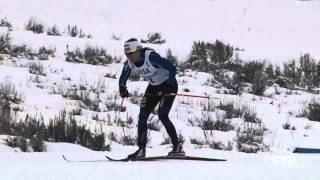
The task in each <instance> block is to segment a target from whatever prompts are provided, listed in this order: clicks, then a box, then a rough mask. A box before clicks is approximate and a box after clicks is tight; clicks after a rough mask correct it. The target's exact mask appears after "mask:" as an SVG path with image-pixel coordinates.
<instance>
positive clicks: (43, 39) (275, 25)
mask: <svg viewBox="0 0 320 180" xmlns="http://www.w3.org/2000/svg"><path fill="white" fill-rule="evenodd" d="M319 9H320V1H316V0H314V1H292V0H281V1H279V0H260V1H259V2H256V1H253V0H243V1H237V0H223V1H222V0H188V1H185V0H184V1H182V0H176V1H169V0H162V1H156V0H149V1H146V0H135V1H132V0H122V1H117V2H116V1H106V0H95V1H90V0H69V1H63V0H55V1H53V0H29V1H23V0H2V1H0V18H2V17H7V18H8V20H9V22H11V23H12V24H13V27H14V28H13V31H12V32H10V36H11V37H12V41H13V44H15V45H21V44H27V45H28V46H30V47H32V48H33V49H34V50H37V49H38V48H39V47H41V46H45V47H51V48H56V50H57V51H56V56H55V57H53V58H50V59H49V60H48V61H39V60H32V61H31V60H27V59H23V58H18V59H12V60H11V59H5V60H3V61H0V63H1V64H0V82H4V81H7V82H11V83H13V84H14V85H15V87H16V88H17V91H18V92H19V94H21V98H22V100H23V105H22V106H23V111H22V112H19V113H18V114H17V116H16V117H17V118H18V119H19V118H20V119H23V118H24V117H25V116H26V114H29V115H33V116H39V115H40V114H41V115H42V116H43V117H44V120H45V122H48V120H49V119H51V118H53V117H54V116H56V115H58V114H59V111H61V110H62V109H67V110H70V111H71V110H72V109H74V108H77V107H79V106H80V105H79V103H78V102H75V101H73V100H67V99H65V98H63V97H62V96H61V95H60V94H54V93H53V91H54V90H66V89H67V88H70V87H71V86H73V85H74V84H76V85H79V84H81V85H84V86H87V87H89V86H93V87H97V86H99V85H103V86H104V90H105V92H104V93H103V94H101V100H102V103H107V102H109V101H116V103H117V104H120V102H121V99H120V98H119V96H118V94H117V93H118V79H112V78H106V77H104V75H105V74H106V73H109V74H111V75H114V74H115V75H116V77H117V78H119V76H120V73H121V69H122V63H120V64H117V63H112V64H108V65H105V66H93V65H88V64H74V63H68V62H66V61H65V55H64V54H65V52H66V51H67V46H68V48H69V50H74V49H75V48H77V47H79V48H81V49H83V48H84V47H85V46H86V45H94V46H99V47H103V48H106V49H107V52H108V53H110V54H111V55H112V56H116V57H119V56H120V57H121V61H122V62H123V61H124V60H125V59H124V55H123V42H124V41H125V40H126V39H128V38H131V37H137V38H146V36H147V34H148V33H150V32H160V33H161V34H162V35H163V37H164V39H166V43H165V44H163V45H150V44H144V46H150V47H152V48H154V49H156V51H157V52H159V53H160V54H161V55H165V51H166V50H167V49H168V48H170V49H171V50H172V52H173V54H174V55H177V56H178V59H179V60H180V61H185V60H186V57H187V56H188V54H189V52H190V49H191V46H192V43H193V41H198V40H203V41H210V42H213V41H215V40H216V39H219V40H222V41H223V42H227V43H230V44H231V45H233V46H235V47H239V48H240V49H244V50H245V51H238V53H239V57H240V59H245V60H250V59H259V60H265V59H267V60H268V61H271V62H273V63H276V64H282V62H284V61H287V60H289V59H292V58H297V57H299V56H300V54H301V53H307V52H308V53H310V54H311V56H312V57H315V58H316V59H319V58H320V44H319V43H320V36H319V35H318V32H319V30H320V21H316V19H319V18H318V17H320V10H319ZM31 17H35V18H37V19H38V20H39V21H41V22H43V23H45V24H46V26H52V25H54V24H56V25H57V26H58V27H59V29H60V31H61V32H63V31H64V30H65V28H66V27H67V26H68V25H77V26H78V27H79V28H83V31H84V32H85V33H90V34H92V36H93V38H92V39H86V38H71V37H68V36H66V35H65V34H64V35H63V36H47V35H46V34H34V33H32V32H30V31H25V30H24V26H25V24H26V22H27V21H28V19H29V18H31ZM6 32H7V29H6V28H2V27H0V34H3V33H6ZM113 34H114V35H117V36H119V37H121V40H120V41H116V40H112V39H111V36H112V35H113ZM33 62H36V63H41V64H42V65H43V66H44V67H45V69H46V73H47V75H46V76H40V77H39V80H40V83H37V82H32V81H31V80H32V79H35V78H36V76H35V75H33V74H30V73H29V69H28V65H29V64H30V63H33ZM226 74H227V75H229V76H230V75H231V74H232V72H226ZM211 78H212V75H210V74H208V73H203V72H194V71H188V72H185V73H184V74H179V75H177V80H178V83H179V92H183V91H184V90H186V89H188V90H189V91H190V92H183V93H186V94H195V95H204V96H209V97H210V98H209V99H203V98H191V97H183V96H177V97H176V100H175V102H174V104H173V107H172V110H171V112H170V114H169V116H170V119H171V120H172V121H173V123H174V125H175V127H176V128H177V131H178V133H181V134H182V135H183V136H184V138H185V150H186V152H187V154H188V155H194V156H202V157H213V158H225V159H227V160H228V161H227V162H194V161H159V162H128V163H118V162H97V163H68V162H66V161H64V160H63V159H62V154H65V155H66V156H67V157H69V158H71V159H73V160H102V159H105V158H104V155H110V156H112V157H115V158H121V157H124V156H126V155H127V154H129V153H132V152H133V151H135V150H136V147H135V146H123V145H121V144H118V143H116V142H109V141H107V143H111V152H96V151H92V150H89V149H87V148H84V147H81V146H79V145H75V144H69V143H51V142H46V143H45V144H46V151H47V152H44V153H22V152H19V149H17V148H11V147H8V146H7V145H6V143H5V139H6V137H7V136H6V135H1V136H0V169H1V171H0V179H1V180H13V179H15V180H17V179H35V180H36V179H61V180H64V179H77V180H82V179H102V178H103V179H127V178H130V179H150V178H152V179H155V180H158V179H201V180H204V179H226V180H227V179H228V180H229V179H237V180H239V179H243V180H248V179H252V180H253V179H268V180H269V179H279V180H280V179H281V180H283V179H305V180H308V179H310V180H311V179H312V180H317V179H320V174H319V172H318V165H319V164H320V157H319V155H302V154H293V153H292V150H293V149H294V148H295V147H314V148H319V147H320V141H319V140H318V139H319V136H320V123H319V122H313V121H309V120H308V119H307V118H301V117H297V115H299V114H300V113H301V111H302V109H303V108H304V107H305V105H306V104H307V103H308V102H310V101H311V100H312V99H317V98H320V96H319V95H315V94H311V93H306V92H303V91H289V90H287V89H284V88H280V87H269V88H268V89H267V90H266V91H265V96H264V97H258V96H254V95H252V94H247V93H244V94H242V95H241V96H235V95H230V94H224V90H223V89H219V88H217V87H213V86H209V85H208V81H209V80H210V79H211ZM68 79H69V80H68ZM39 84H40V85H41V86H43V88H38V87H36V86H37V85H39ZM146 86H147V82H146V81H139V82H136V81H129V82H128V90H129V91H130V92H132V93H133V92H135V91H136V92H137V94H143V93H144V91H145V88H146ZM115 95H116V99H112V100H110V98H109V97H114V96H115ZM138 99H139V98H138ZM220 102H234V103H235V104H238V105H246V106H249V107H251V108H253V109H254V110H255V111H256V112H257V115H258V117H259V118H261V119H262V122H263V124H264V126H265V127H266V128H267V129H268V131H267V133H266V135H265V137H264V138H265V143H266V144H268V145H269V146H270V151H269V152H263V153H262V152H259V153H257V154H245V153H240V152H236V151H235V150H233V151H218V150H212V149H209V148H208V147H206V146H204V147H203V148H200V147H199V146H196V145H193V144H191V143H190V139H191V138H195V139H197V140H202V141H203V140H204V133H203V131H202V130H201V128H199V127H192V126H189V125H188V120H189V119H194V118H195V117H201V116H202V115H203V114H207V115H212V117H215V113H214V112H203V107H204V106H205V105H207V104H208V103H213V104H215V105H218V104H219V103H220ZM123 105H124V106H125V107H126V108H127V110H126V111H125V112H121V113H119V112H116V111H108V112H100V113H98V115H99V119H100V118H101V119H108V118H111V119H114V118H115V117H119V116H120V117H121V119H123V120H126V118H127V117H132V118H133V120H134V123H133V125H132V126H133V127H135V125H136V123H137V117H138V113H139V106H137V105H136V104H133V103H132V102H130V101H129V100H128V99H126V100H125V101H124V104H123ZM95 114H96V113H95V112H92V111H89V110H84V109H82V116H77V117H76V119H77V120H78V121H81V122H82V123H85V124H86V126H87V127H88V128H91V129H93V130H94V129H95V127H100V126H101V129H102V131H103V132H105V133H106V135H108V134H109V133H110V132H111V131H113V132H115V133H116V135H117V136H121V135H123V132H122V128H120V127H114V126H110V125H106V124H105V123H101V122H97V121H94V120H92V116H93V115H95ZM154 119H157V116H155V117H154ZM231 122H232V124H233V125H234V126H235V128H239V127H242V126H244V122H243V120H242V119H241V118H233V119H231ZM285 123H289V124H290V125H291V126H294V127H295V128H296V130H285V129H283V127H282V126H283V124H285ZM160 127H161V128H160V131H159V132H157V131H151V132H150V137H151V138H152V139H151V143H150V144H148V149H147V153H148V155H150V156H151V155H164V154H167V152H168V151H170V145H160V144H161V143H162V142H163V140H164V137H167V134H166V131H165V129H164V128H163V126H162V125H160ZM127 133H131V134H132V135H135V133H136V129H135V128H133V129H130V130H128V132H127ZM210 133H211V134H210V137H209V138H210V139H212V140H214V141H215V142H222V143H223V144H225V145H226V144H227V143H228V142H233V143H235V137H236V131H229V132H221V131H213V132H210ZM233 146H235V144H234V145H233Z"/></svg>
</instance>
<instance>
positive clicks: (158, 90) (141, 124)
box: [119, 38, 185, 159]
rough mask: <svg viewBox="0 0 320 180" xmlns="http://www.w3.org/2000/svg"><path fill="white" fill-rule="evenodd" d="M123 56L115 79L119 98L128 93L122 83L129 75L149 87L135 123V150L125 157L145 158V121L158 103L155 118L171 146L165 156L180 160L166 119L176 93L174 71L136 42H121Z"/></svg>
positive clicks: (177, 144)
mask: <svg viewBox="0 0 320 180" xmlns="http://www.w3.org/2000/svg"><path fill="white" fill-rule="evenodd" d="M124 52H125V54H126V57H127V61H126V62H125V63H124V66H123V69H122V72H121V76H120V79H119V90H120V96H121V97H122V98H125V97H128V96H129V93H128V90H127V87H126V82H127V80H128V78H129V76H130V73H131V71H134V72H136V73H137V74H138V75H139V76H141V77H143V78H147V79H148V82H149V85H148V87H147V89H146V91H145V94H144V96H143V99H142V101H141V106H140V112H139V120H138V147H139V149H138V150H137V151H136V152H134V153H132V154H130V155H128V158H129V159H135V158H144V157H146V143H147V130H148V129H147V120H148V117H149V115H150V113H151V112H152V111H153V109H154V108H155V106H156V105H157V104H158V103H159V109H158V116H159V119H160V121H161V122H162V124H163V125H164V127H165V129H166V131H167V133H168V134H169V136H170V139H171V142H172V144H173V149H172V151H170V152H169V154H168V155H169V156H184V155H185V153H184V151H183V149H182V143H181V142H179V140H178V136H177V132H176V129H175V127H174V125H173V124H172V122H171V121H170V119H169V116H168V114H169V112H170V109H171V107H172V104H173V101H174V99H175V94H176V93H177V91H178V83H177V80H176V78H175V76H176V67H175V66H174V65H173V64H172V63H171V62H170V61H169V60H167V59H164V58H162V57H161V56H160V55H159V54H157V53H156V52H155V51H154V50H153V49H149V48H142V46H141V45H140V43H139V42H138V40H137V39H135V38H132V39H129V40H127V41H126V42H125V44H124Z"/></svg>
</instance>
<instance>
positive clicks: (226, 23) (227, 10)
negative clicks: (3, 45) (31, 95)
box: [0, 0, 320, 61]
mask: <svg viewBox="0 0 320 180" xmlns="http://www.w3.org/2000/svg"><path fill="white" fill-rule="evenodd" d="M0 7H1V13H0V16H7V17H8V19H9V20H12V21H13V22H14V24H15V25H16V26H17V28H18V29H23V27H24V25H25V23H26V22H27V20H28V19H29V18H30V17H36V18H38V19H39V20H40V21H42V22H43V23H45V24H46V25H47V26H52V25H53V24H57V25H58V27H60V29H61V30H63V28H65V27H66V26H67V25H68V24H70V25H73V24H76V25H78V26H79V27H81V28H83V29H84V31H85V32H88V33H91V34H92V35H93V36H94V37H95V39H98V42H101V43H103V44H105V45H106V46H108V49H109V48H112V47H113V46H112V47H110V46H109V45H108V44H109V43H108V42H109V41H110V37H111V35H112V34H116V35H120V36H121V37H122V38H123V40H125V39H128V38H130V37H138V38H145V37H146V35H147V33H150V32H161V33H162V35H163V37H164V38H165V39H166V40H167V44H166V45H165V46H166V47H170V48H172V50H173V52H174V53H177V54H178V56H179V58H181V59H184V58H185V57H186V56H187V54H188V52H189V51H190V48H191V43H192V42H193V41H195V40H206V41H214V40H215V39H220V40H223V41H225V42H229V43H231V44H232V45H234V46H236V47H239V48H244V49H245V50H246V52H245V55H244V56H246V57H250V58H260V59H269V60H271V61H285V60H288V59H290V58H292V57H297V56H299V54H300V53H306V52H309V53H310V54H312V55H313V56H315V57H320V54H319V52H320V51H319V47H320V46H319V42H320V39H319V38H320V37H319V36H318V35H317V33H318V32H319V30H320V23H319V21H316V19H318V17H319V16H320V11H319V9H320V2H319V1H294V0H281V1H279V0H261V1H259V3H257V2H256V1H254V0H243V1H236V0H225V1H221V0H201V1H198V0H188V1H182V0H177V1H169V0H164V1H156V0H152V1H145V0H135V1H130V0H123V1H120V2H115V1H105V0H95V1H89V0H79V1H63V0H44V1H43V0H32V1H23V0H10V1H8V0H4V1H1V2H0ZM26 7H27V8H26ZM25 40H27V39H25ZM112 52H113V51H112ZM118 53H121V51H120V52H119V51H118Z"/></svg>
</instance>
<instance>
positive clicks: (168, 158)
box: [62, 155, 227, 163]
mask: <svg viewBox="0 0 320 180" xmlns="http://www.w3.org/2000/svg"><path fill="white" fill-rule="evenodd" d="M62 158H63V159H64V160H65V161H67V162H70V163H81V162H84V163H86V162H88V163H89V162H112V161H113V162H128V161H160V160H192V161H227V160H226V159H216V158H205V157H197V156H150V157H145V158H137V159H129V158H123V159H114V158H111V157H109V156H105V158H106V159H101V160H70V159H68V158H67V157H66V156H65V155H62Z"/></svg>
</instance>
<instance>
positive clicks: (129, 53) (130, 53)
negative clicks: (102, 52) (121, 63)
mask: <svg viewBox="0 0 320 180" xmlns="http://www.w3.org/2000/svg"><path fill="white" fill-rule="evenodd" d="M133 53H134V52H128V53H126V55H132V54H133Z"/></svg>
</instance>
